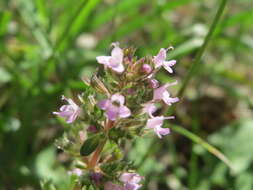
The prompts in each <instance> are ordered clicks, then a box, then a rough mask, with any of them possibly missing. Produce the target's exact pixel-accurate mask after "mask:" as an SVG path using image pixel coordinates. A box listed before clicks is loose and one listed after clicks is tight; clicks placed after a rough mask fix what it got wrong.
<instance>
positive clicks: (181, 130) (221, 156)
mask: <svg viewBox="0 0 253 190" xmlns="http://www.w3.org/2000/svg"><path fill="white" fill-rule="evenodd" d="M171 129H172V130H173V131H175V132H177V133H179V134H181V135H183V136H185V137H187V138H188V139H190V140H191V141H193V142H195V143H197V144H199V145H201V146H202V147H203V148H205V149H206V150H207V151H208V152H210V153H211V154H213V155H214V156H216V157H217V158H219V159H220V160H221V161H223V162H224V163H225V164H226V165H227V166H228V167H230V168H231V169H232V168H233V167H232V163H231V162H230V161H229V159H228V158H227V157H226V156H225V155H224V154H223V153H222V152H220V151H219V150H218V149H217V148H215V147H214V146H212V145H210V144H209V143H207V142H206V141H204V140H203V139H202V138H200V137H199V136H197V135H195V134H194V133H192V132H190V131H188V130H186V129H185V128H183V127H180V126H177V125H173V126H172V127H171Z"/></svg>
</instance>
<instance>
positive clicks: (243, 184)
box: [235, 172, 253, 190]
mask: <svg viewBox="0 0 253 190" xmlns="http://www.w3.org/2000/svg"><path fill="white" fill-rule="evenodd" d="M235 189H240V190H252V189H253V180H252V173H250V172H245V173H242V174H241V175H240V176H238V178H237V179H236V184H235Z"/></svg>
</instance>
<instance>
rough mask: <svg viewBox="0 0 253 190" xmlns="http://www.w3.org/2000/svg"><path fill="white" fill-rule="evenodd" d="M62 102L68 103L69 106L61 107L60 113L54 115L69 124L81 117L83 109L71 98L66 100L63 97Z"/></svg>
mask: <svg viewBox="0 0 253 190" xmlns="http://www.w3.org/2000/svg"><path fill="white" fill-rule="evenodd" d="M62 100H65V101H67V102H68V104H69V105H63V106H61V107H60V111H59V112H53V114H55V115H58V116H60V117H63V118H65V119H66V122H67V123H72V122H74V121H75V120H76V118H77V117H78V116H79V115H80V113H81V109H80V108H79V106H78V105H76V104H75V102H74V101H73V100H72V99H70V98H65V97H64V96H62Z"/></svg>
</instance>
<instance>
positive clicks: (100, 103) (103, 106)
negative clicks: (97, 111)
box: [97, 99, 110, 110]
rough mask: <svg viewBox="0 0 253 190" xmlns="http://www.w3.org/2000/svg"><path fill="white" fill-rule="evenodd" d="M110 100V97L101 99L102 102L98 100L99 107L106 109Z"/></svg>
mask: <svg viewBox="0 0 253 190" xmlns="http://www.w3.org/2000/svg"><path fill="white" fill-rule="evenodd" d="M109 103H110V101H109V100H108V99H105V100H101V101H100V102H98V104H97V105H98V107H100V108H101V109H102V110H105V109H106V108H107V107H108V105H109Z"/></svg>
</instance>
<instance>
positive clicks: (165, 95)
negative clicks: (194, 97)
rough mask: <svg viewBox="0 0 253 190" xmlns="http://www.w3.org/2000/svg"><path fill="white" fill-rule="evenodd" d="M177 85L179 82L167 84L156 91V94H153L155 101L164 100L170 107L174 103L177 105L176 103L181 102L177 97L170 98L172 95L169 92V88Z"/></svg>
mask: <svg viewBox="0 0 253 190" xmlns="http://www.w3.org/2000/svg"><path fill="white" fill-rule="evenodd" d="M176 84H177V82H174V83H166V84H164V85H163V86H161V87H159V88H157V89H155V90H154V94H153V100H163V101H164V103H166V104H167V105H169V106H170V105H171V104H172V103H175V102H177V101H179V99H178V98H177V97H176V98H172V97H170V93H169V92H168V91H167V88H168V87H169V86H172V85H176Z"/></svg>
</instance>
